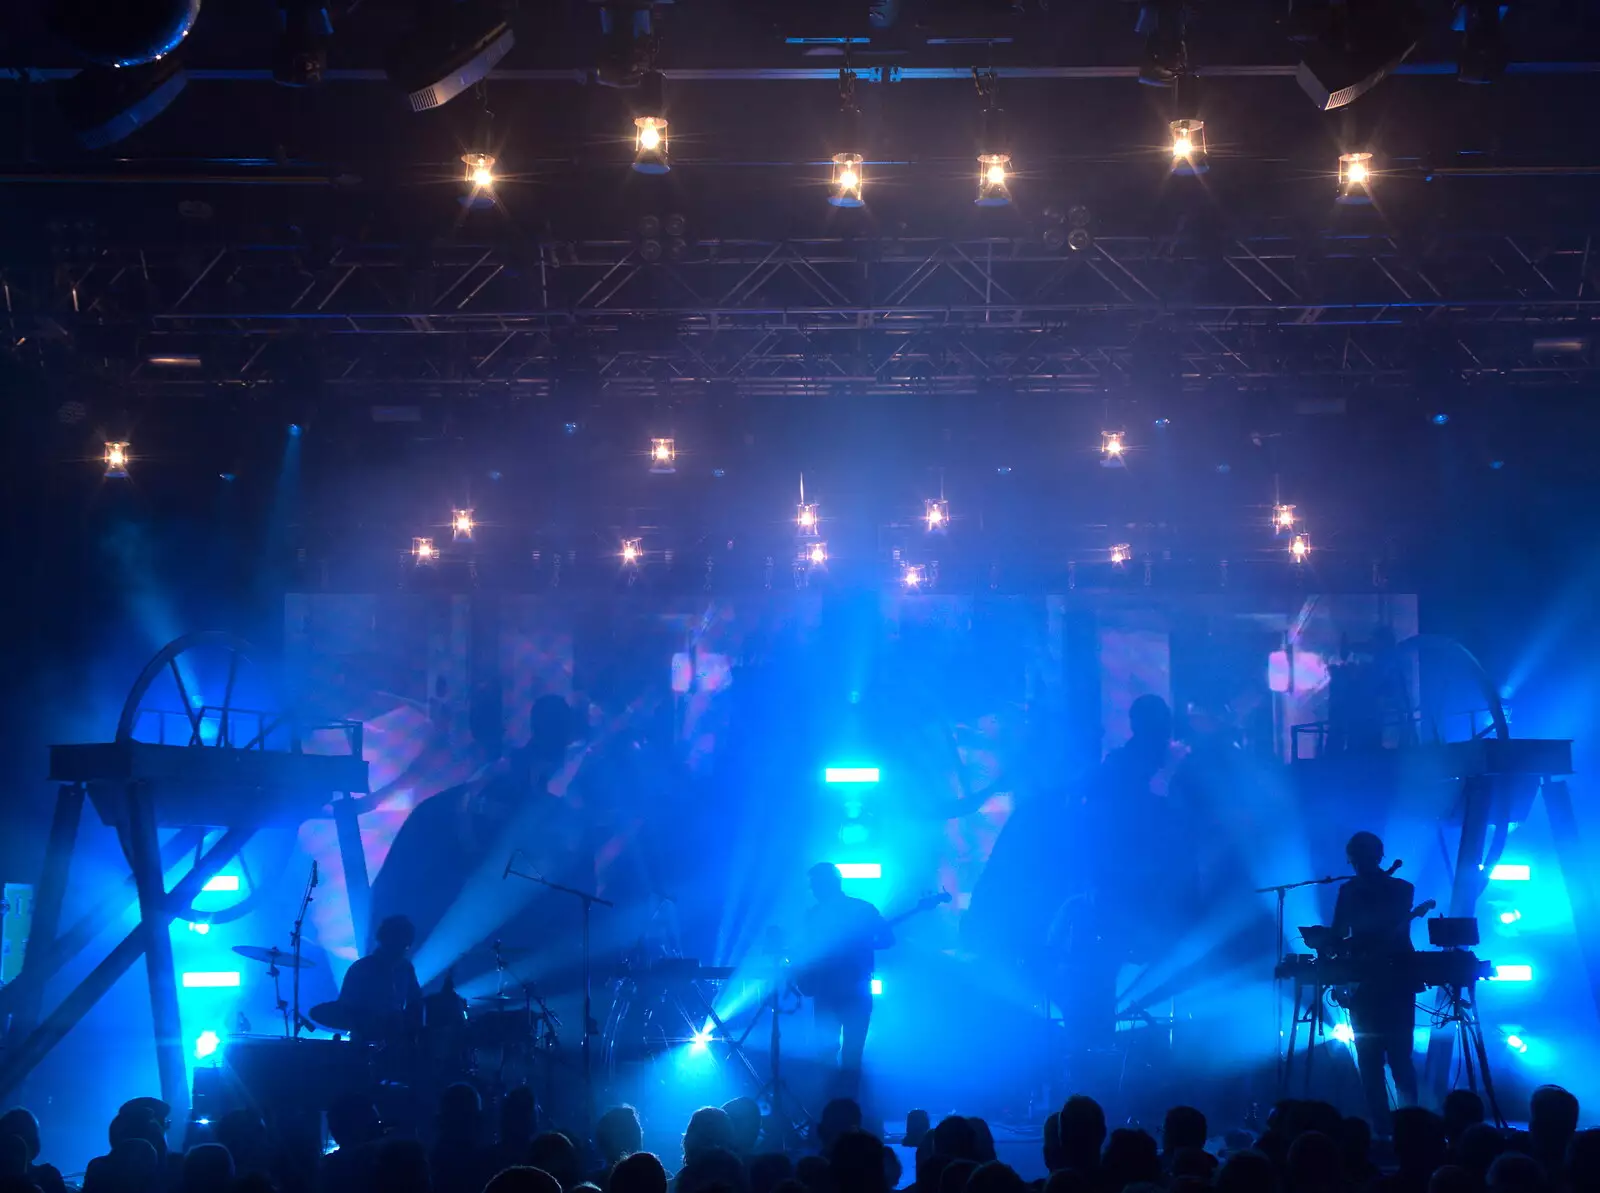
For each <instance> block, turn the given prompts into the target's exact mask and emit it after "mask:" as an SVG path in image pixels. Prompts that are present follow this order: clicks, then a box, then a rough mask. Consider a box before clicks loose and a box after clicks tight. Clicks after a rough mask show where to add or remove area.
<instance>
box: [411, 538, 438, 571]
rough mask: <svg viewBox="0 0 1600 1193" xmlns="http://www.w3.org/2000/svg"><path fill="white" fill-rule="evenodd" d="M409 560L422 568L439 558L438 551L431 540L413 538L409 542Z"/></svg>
mask: <svg viewBox="0 0 1600 1193" xmlns="http://www.w3.org/2000/svg"><path fill="white" fill-rule="evenodd" d="M411 558H412V560H413V561H414V562H415V563H418V564H420V565H422V566H427V565H428V564H431V563H434V562H436V561H437V560H438V558H439V549H438V548H437V547H435V546H434V545H433V540H432V539H431V538H414V539H412V540H411Z"/></svg>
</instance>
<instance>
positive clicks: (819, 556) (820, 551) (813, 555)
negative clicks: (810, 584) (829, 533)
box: [806, 543, 828, 568]
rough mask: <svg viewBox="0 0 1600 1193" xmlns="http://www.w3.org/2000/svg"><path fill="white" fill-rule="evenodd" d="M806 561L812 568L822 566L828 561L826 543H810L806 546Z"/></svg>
mask: <svg viewBox="0 0 1600 1193" xmlns="http://www.w3.org/2000/svg"><path fill="white" fill-rule="evenodd" d="M806 562H807V563H809V564H810V565H811V566H812V567H814V568H819V567H823V566H825V565H826V564H827V562H828V544H827V543H812V544H811V546H809V547H807V548H806Z"/></svg>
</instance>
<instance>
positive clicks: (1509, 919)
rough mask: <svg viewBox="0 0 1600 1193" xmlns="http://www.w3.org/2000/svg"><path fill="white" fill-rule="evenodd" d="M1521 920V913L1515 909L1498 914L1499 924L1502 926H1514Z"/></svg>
mask: <svg viewBox="0 0 1600 1193" xmlns="http://www.w3.org/2000/svg"><path fill="white" fill-rule="evenodd" d="M1521 918H1522V913H1521V912H1520V911H1518V910H1517V909H1516V908H1512V909H1511V910H1510V911H1502V912H1501V913H1500V922H1501V923H1502V924H1514V923H1516V922H1517V921H1518V920H1520V919H1521Z"/></svg>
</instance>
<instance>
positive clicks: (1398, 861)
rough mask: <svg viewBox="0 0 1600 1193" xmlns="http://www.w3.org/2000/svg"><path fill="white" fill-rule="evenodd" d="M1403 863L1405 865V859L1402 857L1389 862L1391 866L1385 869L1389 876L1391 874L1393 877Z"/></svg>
mask: <svg viewBox="0 0 1600 1193" xmlns="http://www.w3.org/2000/svg"><path fill="white" fill-rule="evenodd" d="M1403 865H1405V862H1404V860H1402V859H1401V858H1395V859H1394V861H1392V862H1390V863H1389V868H1388V869H1387V870H1385V871H1384V873H1385V874H1387V875H1389V876H1391V877H1393V875H1394V872H1395V871H1396V870H1398V869H1399V868H1400V867H1401V866H1403Z"/></svg>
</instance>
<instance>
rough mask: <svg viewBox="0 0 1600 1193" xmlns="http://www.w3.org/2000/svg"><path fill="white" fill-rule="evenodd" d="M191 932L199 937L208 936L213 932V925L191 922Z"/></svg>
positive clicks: (199, 921) (203, 922) (200, 921)
mask: <svg viewBox="0 0 1600 1193" xmlns="http://www.w3.org/2000/svg"><path fill="white" fill-rule="evenodd" d="M189 931H191V932H193V933H195V935H197V936H206V935H208V934H209V933H210V931H211V925H210V924H208V923H206V922H205V921H204V920H190V921H189Z"/></svg>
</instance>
